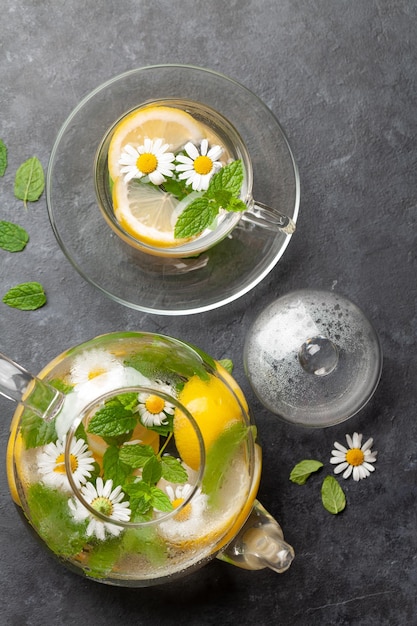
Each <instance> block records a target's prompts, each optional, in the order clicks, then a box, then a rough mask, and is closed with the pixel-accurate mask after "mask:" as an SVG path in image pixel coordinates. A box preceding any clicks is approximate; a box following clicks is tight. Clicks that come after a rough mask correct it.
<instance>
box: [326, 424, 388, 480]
mask: <svg viewBox="0 0 417 626" xmlns="http://www.w3.org/2000/svg"><path fill="white" fill-rule="evenodd" d="M346 441H347V443H348V446H349V448H345V446H342V445H341V444H340V443H338V442H337V441H335V443H334V447H335V448H336V449H335V450H332V457H331V458H330V463H332V464H333V465H336V467H335V468H334V473H335V474H340V473H341V472H343V478H349V476H351V475H352V477H353V480H361V479H362V478H367V477H368V476H369V475H370V473H371V472H373V471H374V470H375V467H374V466H373V465H371V464H372V463H375V461H376V455H377V452H372V450H371V447H372V444H373V442H374V440H373V439H372V437H371V438H370V439H368V440H367V441H366V442H365V443H364V444H363V445H362V435H359V434H358V433H353V435H352V437H351V436H350V435H346Z"/></svg>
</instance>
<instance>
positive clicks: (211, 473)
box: [202, 422, 254, 497]
mask: <svg viewBox="0 0 417 626" xmlns="http://www.w3.org/2000/svg"><path fill="white" fill-rule="evenodd" d="M249 428H254V427H252V426H251V427H249ZM249 428H248V427H247V426H245V425H244V424H242V422H236V423H234V424H232V425H231V426H229V428H227V429H226V430H225V431H224V432H223V433H222V434H221V435H220V437H219V438H218V439H217V440H216V441H215V442H214V443H213V444H212V446H211V447H210V448H209V450H208V452H207V456H206V470H205V472H204V476H203V481H202V490H203V492H204V493H206V494H207V495H209V496H212V497H213V496H215V495H216V494H217V490H218V487H219V484H220V481H221V479H222V477H223V476H224V475H225V474H226V472H227V466H228V465H229V463H231V461H232V460H233V457H234V456H235V454H236V452H237V450H238V448H239V446H240V444H241V443H242V442H243V441H244V440H245V439H246V437H247V436H248V431H249Z"/></svg>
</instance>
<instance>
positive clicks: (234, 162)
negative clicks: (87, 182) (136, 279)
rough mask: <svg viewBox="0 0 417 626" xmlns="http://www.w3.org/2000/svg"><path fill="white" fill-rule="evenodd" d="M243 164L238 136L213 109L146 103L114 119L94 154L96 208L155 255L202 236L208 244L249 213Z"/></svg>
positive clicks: (128, 237) (243, 151) (174, 102)
mask: <svg viewBox="0 0 417 626" xmlns="http://www.w3.org/2000/svg"><path fill="white" fill-rule="evenodd" d="M247 162H248V157H247V154H246V149H245V147H244V145H243V142H242V140H241V138H240V137H239V135H238V133H237V132H236V130H235V129H234V128H233V127H232V126H231V125H230V124H229V122H228V121H227V120H225V119H224V118H223V117H222V116H220V115H219V114H218V113H217V112H216V111H214V110H213V109H210V108H208V107H205V106H203V105H202V104H199V103H196V102H189V101H180V100H178V101H177V100H170V101H164V100H161V101H157V102H153V103H150V104H146V105H144V106H141V107H138V108H137V109H135V110H133V111H131V112H129V113H128V114H127V115H125V116H124V117H123V118H122V119H121V120H119V121H118V122H117V123H116V124H115V126H114V127H113V129H112V130H111V131H110V132H109V133H108V136H107V137H106V139H105V140H104V142H103V144H102V146H101V148H100V150H99V153H98V157H97V163H96V191H97V196H98V200H99V205H100V207H101V209H102V210H103V213H104V216H105V217H106V219H107V221H108V223H109V224H110V225H111V226H112V227H113V228H114V229H115V230H116V232H117V233H118V234H119V235H120V236H121V237H122V238H124V239H125V240H127V241H128V242H129V243H132V242H133V244H134V242H139V247H140V244H145V245H146V246H147V251H151V253H153V254H158V251H159V253H160V254H166V252H167V249H174V250H175V249H178V248H181V247H184V245H186V244H188V243H190V242H193V241H195V240H197V239H198V240H200V239H204V238H205V237H207V239H208V241H209V242H210V243H209V244H208V245H209V246H210V245H213V243H216V242H217V241H218V240H219V239H221V238H223V237H224V236H225V235H227V233H228V232H229V231H230V229H231V228H233V226H234V225H235V224H236V221H237V220H238V219H239V214H240V213H241V212H242V211H245V210H246V209H247V205H246V203H245V199H246V198H247V195H248V183H247V172H246V171H245V167H246V163H247ZM106 186H107V189H106ZM226 217H227V218H228V219H227V220H226ZM221 225H223V228H220V226H221ZM225 226H226V228H225Z"/></svg>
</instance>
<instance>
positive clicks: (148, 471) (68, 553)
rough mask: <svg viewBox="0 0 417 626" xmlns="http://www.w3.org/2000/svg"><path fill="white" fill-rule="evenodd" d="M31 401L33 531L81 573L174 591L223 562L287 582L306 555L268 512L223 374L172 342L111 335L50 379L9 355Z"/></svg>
mask: <svg viewBox="0 0 417 626" xmlns="http://www.w3.org/2000/svg"><path fill="white" fill-rule="evenodd" d="M0 392H1V393H2V394H3V395H5V396H6V397H8V398H10V399H13V400H16V401H17V402H19V405H18V407H17V410H16V412H15V415H14V417H13V420H12V425H11V435H10V439H9V445H8V450H7V474H8V481H9V487H10V492H11V495H12V498H13V500H14V502H15V503H16V505H17V507H18V509H19V511H20V512H21V513H22V516H23V519H24V520H25V521H26V522H28V523H29V524H30V526H31V527H32V528H33V529H34V531H35V533H36V534H37V535H38V537H39V538H40V539H41V540H42V542H43V543H44V544H45V545H46V546H47V547H48V548H49V550H50V551H51V552H52V553H53V554H54V555H55V556H56V557H58V559H59V561H61V562H62V563H64V564H65V565H66V566H67V567H69V568H70V569H71V570H73V571H75V572H77V573H79V574H81V575H84V576H86V577H88V578H90V579H94V580H96V581H99V582H103V583H107V584H113V585H120V586H129V587H141V586H150V585H154V584H159V583H163V582H168V581H169V580H172V579H174V578H176V577H179V576H181V575H184V574H186V573H188V572H191V571H193V570H195V569H196V568H198V567H200V566H202V565H204V564H205V563H206V562H207V561H208V560H209V559H212V558H213V557H215V556H217V557H218V558H220V559H222V560H224V561H227V562H229V563H232V564H235V565H238V566H240V567H243V568H246V569H254V570H255V569H262V568H264V567H270V568H271V569H273V570H275V571H276V572H283V571H285V570H286V569H288V567H289V566H290V564H291V561H292V559H293V556H294V552H293V549H292V547H291V546H289V545H288V544H287V543H286V542H285V541H284V540H283V535H282V531H281V528H280V526H279V525H278V523H277V522H276V521H275V520H274V519H273V518H272V517H271V516H270V515H269V514H268V513H267V512H266V511H265V509H263V507H262V506H261V505H260V503H259V502H258V501H257V500H256V494H257V490H258V485H259V480H260V475H261V449H260V446H259V445H258V443H256V429H255V426H254V425H253V423H252V422H251V419H250V417H249V414H248V406H247V403H246V400H245V398H244V395H243V393H242V391H241V389H240V388H239V386H238V385H237V383H236V382H235V380H234V379H233V378H232V376H231V375H230V374H229V373H228V371H227V370H226V369H225V368H224V367H223V366H222V365H221V364H220V363H219V362H216V361H214V360H213V359H212V358H210V357H209V356H208V355H206V354H204V353H203V352H201V351H200V350H198V349H197V348H195V347H191V346H190V345H188V344H185V343H183V342H181V341H178V340H176V339H172V338H170V337H167V336H163V335H156V334H152V333H142V332H119V333H110V334H107V335H103V336H100V337H97V338H95V339H93V340H91V341H88V342H86V343H83V344H81V345H79V346H77V347H75V348H73V349H70V350H68V351H66V352H64V353H63V354H61V355H60V356H58V357H57V358H56V359H55V360H54V361H52V362H51V363H50V364H49V365H47V366H46V367H45V368H44V369H43V370H42V371H41V373H40V374H39V375H38V377H33V376H31V375H30V374H29V373H28V372H26V370H24V369H23V368H21V367H20V366H18V365H17V364H15V363H13V362H12V361H10V360H9V359H7V357H4V356H2V355H0Z"/></svg>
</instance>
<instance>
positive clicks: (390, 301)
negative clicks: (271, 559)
mask: <svg viewBox="0 0 417 626" xmlns="http://www.w3.org/2000/svg"><path fill="white" fill-rule="evenodd" d="M0 9H1V16H2V17H1V21H2V28H1V36H0V51H1V55H0V86H1V87H0V137H1V138H2V139H3V140H4V141H5V142H6V144H7V145H8V147H9V167H8V170H7V172H6V175H5V176H4V178H2V179H0V219H6V220H10V221H17V222H19V223H20V224H21V225H22V226H24V227H25V228H26V229H27V230H28V231H29V234H30V237H31V240H30V244H29V245H28V247H27V249H26V250H25V251H24V252H22V253H20V254H10V253H6V252H4V251H1V250H0V268H1V270H0V291H1V294H2V295H3V294H4V293H5V292H6V291H7V289H8V288H9V287H11V286H12V285H14V284H16V283H19V282H23V281H28V280H39V281H40V282H42V283H43V285H44V287H45V289H46V291H47V294H48V304H47V305H46V306H45V307H44V308H42V309H39V310H38V311H35V312H20V311H15V310H12V309H10V308H8V307H7V306H6V305H4V304H1V303H0V350H1V351H2V352H4V353H6V354H8V355H9V356H10V357H12V358H13V359H15V360H16V361H18V362H20V363H21V364H22V365H24V366H26V367H27V368H28V369H30V370H32V371H35V372H36V371H38V370H39V369H40V368H41V367H42V366H43V365H45V364H46V363H47V362H48V361H49V360H50V359H51V358H52V357H54V356H55V355H56V354H58V353H59V352H61V351H62V350H64V349H65V348H67V347H69V346H71V345H74V344H76V343H79V342H80V341H83V340H86V339H89V338H91V337H93V336H95V335H98V334H100V333H104V332H109V331H112V330H125V329H126V330H132V329H142V330H148V331H157V332H161V333H165V334H169V335H172V336H176V337H178V338H181V339H184V340H186V341H189V342H192V343H195V344H197V345H199V346H200V347H201V348H203V349H205V350H206V351H207V352H208V353H210V354H211V355H213V356H214V357H216V358H223V357H230V358H232V359H233V360H234V362H235V377H236V378H237V380H238V381H239V382H240V383H241V385H242V387H243V388H244V390H245V392H246V393H247V397H248V400H249V403H250V405H251V408H252V411H253V413H254V415H255V417H256V419H257V423H258V427H259V431H260V436H261V439H262V440H263V441H264V472H263V477H262V483H261V488H260V494H259V496H260V499H261V500H262V502H263V503H264V505H265V506H266V507H267V508H268V509H269V510H270V511H271V512H272V513H273V514H274V515H275V516H276V517H277V519H279V520H280V522H281V523H282V526H283V529H284V532H285V535H286V538H287V540H288V541H289V542H290V543H292V544H293V545H294V548H295V550H296V555H297V556H296V559H295V561H294V563H293V565H292V566H291V568H290V570H289V571H288V572H287V573H285V574H284V575H281V576H280V575H277V574H273V573H272V572H269V571H266V570H264V571H261V572H246V571H243V570H238V569H236V568H233V567H231V566H228V565H226V564H223V563H221V562H219V561H214V562H212V563H210V564H209V565H208V566H206V567H205V568H203V569H201V570H200V571H198V572H197V573H195V574H193V575H192V576H190V577H188V578H187V579H185V580H183V581H180V582H176V583H173V584H171V585H170V586H166V587H163V588H153V589H148V590H146V589H143V590H123V589H117V588H107V587H104V586H101V585H99V584H96V583H93V582H89V581H86V580H83V579H81V578H79V577H77V576H76V575H74V574H72V573H69V572H67V571H66V570H64V569H63V568H62V567H61V566H60V565H58V564H56V563H55V562H54V561H53V560H52V559H51V558H50V557H49V556H48V555H47V554H46V553H45V552H44V551H43V550H42V548H41V547H40V546H39V545H38V544H37V543H36V542H35V541H34V540H33V538H32V537H31V536H29V534H28V533H27V531H26V529H25V528H24V526H23V524H22V522H21V521H20V518H19V517H18V515H17V512H16V511H15V509H14V508H13V507H12V506H11V504H10V502H11V500H10V497H9V494H8V490H7V485H6V478H5V469H4V461H5V456H6V441H7V436H8V424H9V421H10V418H11V416H12V412H13V407H12V406H11V404H10V403H8V402H6V401H5V400H0V409H1V415H2V420H1V424H0V429H1V435H2V441H3V446H2V447H1V450H0V461H1V470H0V489H1V494H0V495H1V499H0V526H1V534H0V563H1V567H0V581H1V582H0V590H1V591H0V593H1V598H2V602H1V607H0V623H1V624H5V625H6V624H7V625H13V626H23V625H30V626H38V625H41V624H42V625H43V624H48V625H49V624H51V625H55V624H56V625H58V624H65V625H73V624H74V625H75V624H82V623H88V624H92V625H96V624H97V625H101V624H103V625H110V624H115V623H117V622H118V620H119V619H120V623H123V624H125V625H126V626H128V625H130V624H132V625H133V624H135V625H139V624H140V625H142V624H176V623H184V624H195V625H200V624H207V625H208V624H235V623H241V624H253V623H258V624H263V625H270V624H271V625H272V624H290V625H293V624H294V625H297V626H298V625H301V626H303V625H308V626H310V625H315V624H320V625H323V624H338V625H339V624H340V625H342V624H355V626H382V625H385V624H387V625H388V624H389V625H390V626H392V625H393V624H395V625H397V624H398V625H402V624H416V623H417V621H416V620H417V618H416V616H415V612H416V609H417V603H416V600H415V598H416V585H417V564H416V555H417V506H416V495H417V487H416V484H417V481H416V478H417V477H416V471H417V425H416V424H417V422H416V419H415V415H416V411H415V396H416V374H415V365H416V360H415V348H416V328H417V316H416V288H415V276H416V265H417V256H416V228H415V227H416V209H417V201H416V182H415V181H416V160H417V159H416V156H417V149H416V139H415V137H416V132H417V98H416V93H417V89H416V88H417V44H416V37H415V24H416V13H417V9H416V4H415V2H414V1H413V0H390V1H388V0H369V1H368V2H362V1H357V0H353V1H352V0H338V1H337V2H329V1H328V0H230V1H229V2H223V1H222V0H213V1H212V2H202V1H201V0H182V1H181V2H179V1H178V0H173V1H171V2H168V1H166V0H153V1H152V2H145V1H140V0H136V1H134V0H130V1H123V0H121V1H120V2H117V3H110V2H105V1H104V0H97V1H96V2H90V3H86V2H84V1H82V0H67V1H66V2H65V3H64V2H60V1H58V2H52V1H51V0H45V1H43V2H40V1H38V0H35V1H30V0H20V1H19V2H17V1H15V0H7V1H6V0H0ZM166 62H171V63H187V64H188V63H191V64H195V65H199V66H204V67H208V68H210V69H215V70H218V71H220V72H222V73H224V74H227V75H229V76H231V77H232V78H234V79H236V80H238V81H239V82H241V83H243V84H244V85H245V86H246V87H248V88H249V89H251V90H252V91H254V92H255V93H256V94H257V95H258V96H259V97H260V98H262V99H263V100H264V102H265V103H266V104H267V105H268V106H269V107H270V108H271V109H272V111H273V112H274V113H275V114H276V116H277V117H278V119H279V120H280V122H281V123H282V125H283V127H284V129H285V130H286V133H287V135H288V137H289V140H290V143H291V145H292V148H293V150H294V154H295V157H296V159H297V162H298V165H299V169H300V176H301V185H302V199H301V211H300V219H299V223H298V230H297V233H296V235H295V236H294V237H293V239H292V241H291V243H290V245H289V247H288V249H287V251H286V253H285V255H284V257H283V258H282V260H281V261H280V262H279V263H278V265H277V266H276V267H275V269H274V270H273V271H272V272H271V273H270V274H269V275H268V276H267V277H266V278H265V279H264V281H263V282H262V283H261V284H260V285H258V286H257V287H256V288H255V289H254V290H253V291H251V292H250V293H249V294H247V295H246V296H244V297H243V298H241V299H239V300H237V301H236V302H234V303H233V304H230V305H228V306H225V307H223V308H220V309H216V310H214V311H211V312H208V313H205V314H198V315H193V316H187V317H178V318H176V317H172V318H170V317H164V316H156V315H149V314H144V313H140V312H137V311H133V310H131V309H127V308H124V307H122V306H121V305H118V304H116V303H113V302H111V301H110V300H108V299H106V298H105V296H104V295H102V294H101V293H99V292H98V291H96V290H95V289H94V288H93V287H92V286H90V285H89V284H87V283H86V282H84V281H83V279H82V278H81V277H80V276H79V275H78V274H77V273H76V272H75V270H74V269H73V267H72V266H71V265H70V264H69V263H68V261H67V260H66V258H65V257H64V255H63V253H62V252H61V250H60V248H59V246H58V244H57V243H56V241H55V239H54V236H53V233H52V230H51V228H50V225H49V221H48V216H47V210H46V203H45V197H44V196H43V197H42V198H41V199H40V200H39V202H37V203H36V204H34V205H32V206H31V207H30V208H29V209H28V210H27V211H25V210H24V209H23V207H22V205H21V203H20V202H19V201H17V200H16V199H15V198H14V196H13V179H14V173H15V171H16V169H17V167H18V165H20V163H21V162H22V161H24V160H25V159H27V158H28V157H30V156H32V155H37V156H38V157H39V158H40V160H41V161H42V163H43V165H44V166H45V167H46V166H47V164H48V159H49V155H50V152H51V149H52V146H53V143H54V139H55V137H56V135H57V133H58V131H59V128H60V126H61V125H62V124H63V122H64V121H65V119H66V117H67V116H68V115H69V113H70V112H71V111H72V109H73V108H74V107H75V105H76V104H77V103H78V102H79V101H80V99H81V98H82V97H84V96H85V95H87V94H88V93H89V92H90V91H91V90H92V89H94V88H95V87H97V86H98V85H100V84H101V83H102V82H104V81H106V80H107V79H109V78H111V77H113V76H115V75H117V74H119V73H122V72H124V71H126V70H129V69H131V68H136V67H140V66H144V65H149V64H155V63H166ZM306 286H308V287H321V288H325V289H334V290H335V291H338V292H340V293H341V294H343V295H345V296H347V297H349V298H351V299H352V300H354V301H355V302H357V303H358V304H359V305H360V306H361V307H362V308H363V309H364V310H365V311H366V312H367V314H368V315H369V317H370V318H371V319H372V320H373V322H374V325H375V327H376V329H377V331H378V333H379V335H380V337H381V341H382V344H383V350H384V356H385V361H384V369H383V374H382V379H381V382H380V385H379V388H378V390H377V392H376V394H375V396H374V398H373V399H372V401H371V402H370V403H369V404H368V406H367V407H366V408H365V409H364V410H362V411H361V412H360V413H359V415H358V416H356V417H355V418H353V419H352V420H351V421H350V422H346V423H345V424H342V425H340V426H337V427H333V428H330V429H326V430H316V431H313V432H312V431H309V430H303V429H301V428H296V427H291V426H288V425H286V424H283V423H281V422H279V421H277V420H276V419H275V418H273V416H272V415H271V414H270V413H269V412H268V411H267V410H266V409H263V408H262V407H261V406H260V404H259V402H258V401H257V400H256V398H255V397H254V395H253V393H252V392H251V390H250V388H249V384H248V382H247V380H246V378H245V375H244V372H243V365H242V349H243V342H244V337H245V333H246V332H247V330H248V328H249V327H250V325H251V323H252V322H253V320H254V318H255V316H256V314H257V313H259V312H260V311H261V310H262V309H263V308H264V307H265V306H266V305H267V304H268V303H269V302H271V301H272V300H273V299H274V298H275V297H277V296H279V295H280V294H283V293H286V292H288V291H290V290H292V289H296V288H302V287H306ZM354 431H358V432H362V433H364V436H365V437H368V436H373V437H374V439H375V448H376V449H377V450H378V451H379V456H378V462H377V464H376V471H375V473H374V474H373V475H372V476H371V477H370V478H368V479H367V480H364V481H361V482H360V483H354V482H353V481H349V482H344V483H343V486H344V488H345V490H346V494H347V499H348V506H347V508H346V510H345V512H344V513H343V514H341V515H339V516H332V515H330V514H328V513H327V512H326V511H324V509H323V508H322V506H321V504H320V499H319V486H318V485H319V483H318V482H317V481H316V482H313V481H312V482H311V483H310V484H309V485H308V486H305V487H304V488H302V487H299V486H297V485H293V484H292V483H290V482H289V480H288V475H289V472H290V470H291V468H292V466H293V465H294V464H295V463H296V462H297V461H299V460H300V459H301V458H306V457H307V458H308V457H310V458H311V457H313V458H321V459H323V460H324V461H325V463H326V466H327V470H329V469H330V466H329V465H328V459H329V457H330V451H331V448H332V444H333V442H334V441H335V440H337V441H343V439H344V434H345V433H346V432H350V433H352V432H354Z"/></svg>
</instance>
